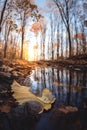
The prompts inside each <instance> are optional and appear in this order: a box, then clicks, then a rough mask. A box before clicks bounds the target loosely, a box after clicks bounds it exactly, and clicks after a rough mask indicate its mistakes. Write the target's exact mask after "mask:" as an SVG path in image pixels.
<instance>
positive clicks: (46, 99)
mask: <svg viewBox="0 0 87 130" xmlns="http://www.w3.org/2000/svg"><path fill="white" fill-rule="evenodd" d="M11 89H12V91H13V92H14V94H13V97H14V98H15V99H16V100H17V102H18V103H19V104H20V105H22V104H24V103H26V102H27V103H29V104H30V108H32V110H33V109H34V108H33V105H35V106H38V105H39V107H40V110H39V112H38V109H37V110H36V111H37V113H42V112H43V110H44V109H45V110H49V109H50V108H51V104H52V103H53V102H54V101H55V97H54V96H53V95H52V93H51V92H50V90H48V89H44V90H43V92H42V96H41V97H37V96H35V95H34V94H33V93H32V92H31V91H30V87H26V86H21V85H20V84H19V83H17V82H16V81H15V80H14V82H13V84H12V85H11ZM32 104H33V105H32ZM36 104H37V105H36ZM31 106H32V107H31Z"/></svg>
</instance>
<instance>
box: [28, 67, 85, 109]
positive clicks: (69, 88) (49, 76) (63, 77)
mask: <svg viewBox="0 0 87 130" xmlns="http://www.w3.org/2000/svg"><path fill="white" fill-rule="evenodd" d="M30 83H31V90H32V92H33V93H34V94H35V95H38V96H39V95H41V93H42V90H43V89H44V88H48V89H49V90H50V91H51V92H52V93H53V95H54V96H55V97H56V101H55V104H54V106H59V105H72V106H77V107H83V100H84V99H85V98H87V72H85V71H83V72H82V71H70V70H67V69H61V70H59V69H55V68H51V67H49V68H40V67H37V68H36V69H35V70H32V74H31V75H30Z"/></svg>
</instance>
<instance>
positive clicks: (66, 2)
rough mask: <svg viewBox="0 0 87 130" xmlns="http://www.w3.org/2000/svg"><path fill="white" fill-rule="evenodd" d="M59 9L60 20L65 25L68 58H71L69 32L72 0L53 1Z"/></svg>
mask: <svg viewBox="0 0 87 130" xmlns="http://www.w3.org/2000/svg"><path fill="white" fill-rule="evenodd" d="M53 1H54V3H55V4H56V6H57V7H58V9H59V12H60V15H61V18H62V20H63V22H64V24H65V27H66V29H67V33H68V40H69V57H71V32H70V10H71V8H72V6H73V1H72V0H63V1H60V0H53Z"/></svg>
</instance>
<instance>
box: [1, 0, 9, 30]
mask: <svg viewBox="0 0 87 130" xmlns="http://www.w3.org/2000/svg"><path fill="white" fill-rule="evenodd" d="M7 1H8V0H5V2H4V6H3V9H2V12H1V18H0V32H1V24H2V20H3V16H4V12H5V9H6V4H7Z"/></svg>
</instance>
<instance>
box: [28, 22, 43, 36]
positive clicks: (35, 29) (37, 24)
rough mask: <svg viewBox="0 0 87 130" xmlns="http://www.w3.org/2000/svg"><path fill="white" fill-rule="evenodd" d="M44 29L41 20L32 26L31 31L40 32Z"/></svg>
mask: <svg viewBox="0 0 87 130" xmlns="http://www.w3.org/2000/svg"><path fill="white" fill-rule="evenodd" d="M41 30H42V25H41V23H40V22H35V23H34V24H33V25H32V26H31V29H30V31H32V32H34V33H36V34H37V33H38V32H39V31H41Z"/></svg>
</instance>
